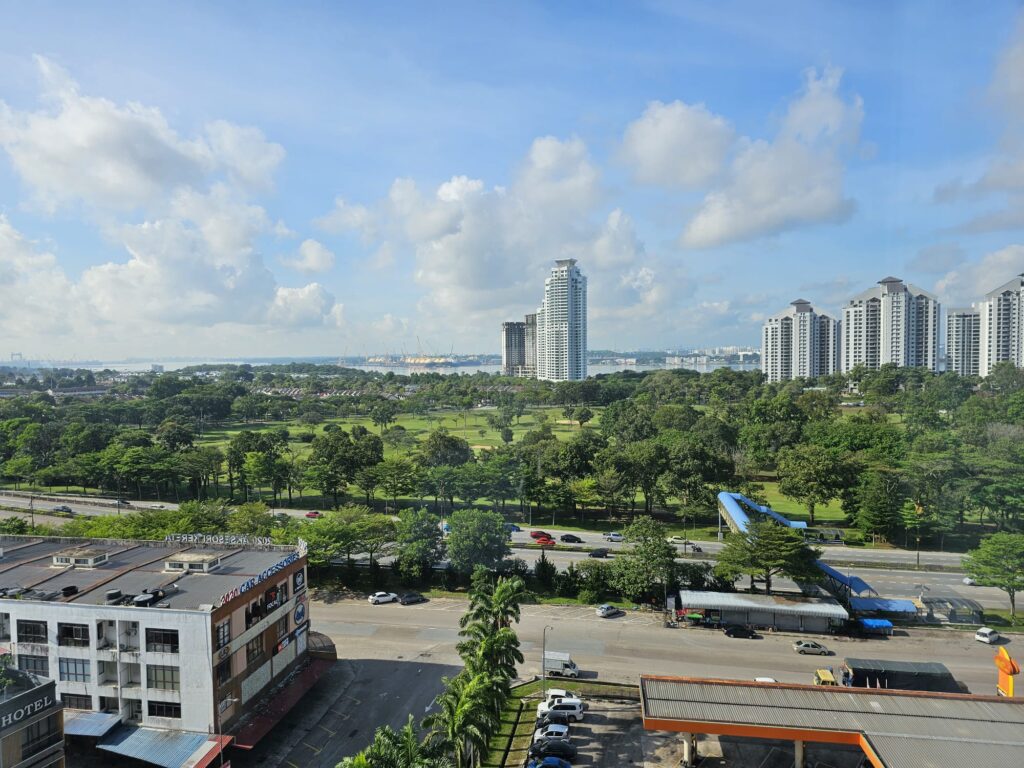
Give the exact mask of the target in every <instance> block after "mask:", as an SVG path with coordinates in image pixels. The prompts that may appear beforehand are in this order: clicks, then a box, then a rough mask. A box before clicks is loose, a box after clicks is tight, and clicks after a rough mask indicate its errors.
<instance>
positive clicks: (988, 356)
mask: <svg viewBox="0 0 1024 768" xmlns="http://www.w3.org/2000/svg"><path fill="white" fill-rule="evenodd" d="M977 306H978V311H979V315H980V318H981V325H980V328H979V336H980V339H979V349H980V354H979V362H978V374H979V375H981V376H988V375H989V373H991V372H992V367H993V366H994V365H995V364H996V363H1002V362H1010V363H1013V364H1014V365H1015V366H1017V367H1018V368H1024V275H1017V276H1016V277H1015V278H1013V279H1012V280H1010V281H1009V282H1008V283H1004V284H1003V285H1001V286H999V287H998V288H996V289H995V290H994V291H990V292H989V293H986V294H985V300H984V301H982V302H979V304H978V305H977Z"/></svg>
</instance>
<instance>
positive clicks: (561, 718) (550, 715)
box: [533, 709, 575, 730]
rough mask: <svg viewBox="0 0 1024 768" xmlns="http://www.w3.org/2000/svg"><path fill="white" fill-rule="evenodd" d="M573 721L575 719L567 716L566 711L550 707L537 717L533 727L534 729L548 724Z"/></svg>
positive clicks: (561, 723) (563, 723)
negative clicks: (550, 708)
mask: <svg viewBox="0 0 1024 768" xmlns="http://www.w3.org/2000/svg"><path fill="white" fill-rule="evenodd" d="M573 722H575V721H574V720H573V719H572V718H571V717H569V713H568V712H560V711H558V710H557V709H552V710H548V712H546V713H545V714H543V715H541V716H540V717H538V718H537V722H536V723H535V724H534V726H533V727H534V729H535V730H536V729H537V728H545V727H547V726H549V725H571V724H572V723H573Z"/></svg>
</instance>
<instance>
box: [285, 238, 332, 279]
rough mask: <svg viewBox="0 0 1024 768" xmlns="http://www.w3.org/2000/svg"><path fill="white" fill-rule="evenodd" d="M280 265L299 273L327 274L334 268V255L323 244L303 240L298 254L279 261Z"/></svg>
mask: <svg viewBox="0 0 1024 768" xmlns="http://www.w3.org/2000/svg"><path fill="white" fill-rule="evenodd" d="M281 263H282V264H284V265H285V266H288V267H291V268H292V269H296V270H298V271H299V272H307V273H310V272H327V271H328V270H330V269H331V267H333V266H334V254H333V253H331V251H330V250H328V249H327V247H326V246H324V245H323V243H320V242H318V241H316V240H303V241H302V245H300V246H299V252H298V254H297V255H296V256H294V257H292V258H284V259H281Z"/></svg>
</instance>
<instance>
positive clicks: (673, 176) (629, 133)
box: [621, 101, 735, 187]
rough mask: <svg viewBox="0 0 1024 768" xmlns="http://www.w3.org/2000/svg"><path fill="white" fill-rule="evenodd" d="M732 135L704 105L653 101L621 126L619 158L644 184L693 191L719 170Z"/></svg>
mask: <svg viewBox="0 0 1024 768" xmlns="http://www.w3.org/2000/svg"><path fill="white" fill-rule="evenodd" d="M734 139H735V134H734V131H733V129H732V126H731V125H729V122H728V121H727V120H725V118H723V117H720V116H719V115H715V114H713V113H712V112H710V111H709V110H708V109H707V107H705V106H704V105H703V104H685V103H683V102H682V101H673V102H672V103H671V104H664V103H662V102H660V101H652V102H651V103H650V104H648V105H647V109H646V110H644V113H643V115H641V116H640V118H639V119H637V120H635V121H634V122H632V123H630V124H629V125H628V126H627V127H626V132H625V134H624V136H623V138H622V150H621V153H622V157H623V160H624V161H625V162H626V163H627V165H629V166H630V168H631V169H632V171H633V176H634V178H635V179H636V180H637V181H639V182H641V183H644V184H660V185H664V186H682V187H694V186H699V185H702V184H706V183H708V182H709V181H711V180H713V179H714V178H715V177H716V176H717V175H718V174H719V173H720V172H721V170H722V167H723V165H724V163H725V160H726V156H727V155H728V153H729V149H730V148H731V146H732V144H733V141H734Z"/></svg>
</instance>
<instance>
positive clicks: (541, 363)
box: [537, 259, 587, 381]
mask: <svg viewBox="0 0 1024 768" xmlns="http://www.w3.org/2000/svg"><path fill="white" fill-rule="evenodd" d="M537 378H538V379H543V380H545V381H579V380H582V379H585V378H587V278H586V277H585V276H584V275H583V273H582V272H580V270H579V268H578V267H577V266H576V259H559V260H558V261H556V262H555V266H554V267H552V269H551V275H550V276H549V277H548V278H547V279H546V280H544V300H543V302H542V303H541V306H540V309H538V310H537Z"/></svg>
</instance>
